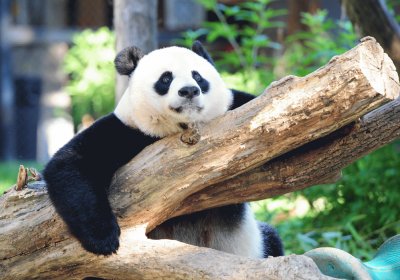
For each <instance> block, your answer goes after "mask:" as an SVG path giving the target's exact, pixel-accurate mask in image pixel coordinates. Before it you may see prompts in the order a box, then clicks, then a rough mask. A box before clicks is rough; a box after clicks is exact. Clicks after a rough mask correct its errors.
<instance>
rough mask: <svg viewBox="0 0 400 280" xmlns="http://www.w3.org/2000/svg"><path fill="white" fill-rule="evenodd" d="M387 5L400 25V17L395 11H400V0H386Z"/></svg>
mask: <svg viewBox="0 0 400 280" xmlns="http://www.w3.org/2000/svg"><path fill="white" fill-rule="evenodd" d="M386 5H387V7H388V9H389V12H390V13H391V14H392V15H393V17H394V18H395V19H396V21H397V22H398V23H400V15H399V14H396V12H395V10H397V11H398V10H399V8H400V1H399V0H386Z"/></svg>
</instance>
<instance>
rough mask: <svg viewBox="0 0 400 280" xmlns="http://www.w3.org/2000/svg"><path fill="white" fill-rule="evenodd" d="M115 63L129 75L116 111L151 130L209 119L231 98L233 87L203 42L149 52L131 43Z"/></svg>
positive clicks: (162, 131)
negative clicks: (218, 68) (222, 75)
mask: <svg viewBox="0 0 400 280" xmlns="http://www.w3.org/2000/svg"><path fill="white" fill-rule="evenodd" d="M115 66H116V69H117V71H118V73H120V74H121V75H129V76H130V80H129V85H128V88H127V89H126V91H125V93H124V95H123V97H122V98H121V100H120V102H119V104H118V106H117V108H116V109H115V114H116V116H117V117H118V118H119V119H120V120H121V121H123V122H124V123H125V124H126V125H129V126H131V127H137V128H139V129H140V130H142V131H143V132H144V133H146V134H148V135H152V136H158V137H164V136H166V135H170V134H173V133H176V132H178V131H181V130H182V129H184V128H185V127H186V126H187V124H189V123H193V122H207V121H209V120H211V119H213V118H215V117H217V116H220V115H222V114H224V113H225V112H226V111H227V110H228V107H229V106H230V105H231V103H232V93H231V91H230V90H229V89H228V88H227V87H226V85H225V84H224V82H223V81H222V79H221V77H220V75H219V73H218V72H217V70H216V69H215V67H214V65H213V62H212V60H211V58H210V56H209V55H208V53H207V52H206V51H205V50H204V48H203V47H202V45H201V44H200V43H199V42H195V43H194V44H193V47H192V50H189V49H186V48H181V47H168V48H163V49H158V50H155V51H152V52H150V53H149V54H147V55H143V54H142V52H141V51H140V50H139V49H138V48H136V47H128V48H126V49H124V50H122V51H121V52H120V53H119V54H118V55H117V57H116V59H115Z"/></svg>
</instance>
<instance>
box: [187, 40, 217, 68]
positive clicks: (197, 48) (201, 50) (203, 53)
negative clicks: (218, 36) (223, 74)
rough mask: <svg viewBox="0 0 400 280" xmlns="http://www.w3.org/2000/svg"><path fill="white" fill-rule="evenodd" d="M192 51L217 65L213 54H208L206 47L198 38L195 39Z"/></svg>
mask: <svg viewBox="0 0 400 280" xmlns="http://www.w3.org/2000/svg"><path fill="white" fill-rule="evenodd" d="M192 51H194V52H195V53H197V54H198V55H200V56H201V57H202V58H204V59H205V60H207V61H208V62H210V63H211V65H213V66H215V65H214V61H213V60H212V58H211V56H210V55H209V54H208V52H207V51H206V49H205V48H204V47H203V45H202V44H201V43H200V41H197V40H196V41H194V43H193V45H192Z"/></svg>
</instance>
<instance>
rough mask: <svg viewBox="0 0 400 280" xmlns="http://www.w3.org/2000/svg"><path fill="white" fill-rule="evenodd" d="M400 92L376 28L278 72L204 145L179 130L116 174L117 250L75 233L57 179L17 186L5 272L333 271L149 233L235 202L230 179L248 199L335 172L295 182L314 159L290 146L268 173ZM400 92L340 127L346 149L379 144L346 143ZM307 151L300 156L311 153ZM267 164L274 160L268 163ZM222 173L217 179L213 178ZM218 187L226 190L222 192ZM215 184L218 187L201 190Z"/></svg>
mask: <svg viewBox="0 0 400 280" xmlns="http://www.w3.org/2000/svg"><path fill="white" fill-rule="evenodd" d="M398 93H399V83H398V77H397V74H396V72H395V69H394V66H393V64H392V62H391V61H390V59H388V57H387V56H386V55H385V54H384V53H383V51H382V49H381V48H380V46H379V45H378V44H376V42H375V41H374V40H372V39H366V40H364V41H363V42H362V43H361V44H360V45H359V46H357V47H356V48H354V49H352V50H351V51H349V52H347V53H346V54H344V55H341V56H339V57H336V58H335V59H332V60H331V62H330V63H329V64H328V65H326V66H325V67H323V68H321V69H319V70H317V71H316V72H314V73H312V74H310V75H308V76H307V77H304V78H287V79H284V80H282V81H280V82H277V83H275V84H274V85H272V86H271V87H269V88H268V89H267V90H266V92H265V93H264V94H263V95H262V96H260V97H259V98H257V99H255V100H254V101H252V102H250V103H248V104H246V105H244V106H243V107H241V108H239V109H238V110H235V111H232V112H229V113H228V114H226V115H224V116H223V117H221V118H219V119H217V120H215V121H213V122H212V123H210V124H207V125H206V126H204V127H202V128H201V129H200V131H201V137H202V139H201V140H200V141H199V142H198V143H197V144H195V145H193V146H187V145H185V144H183V143H182V142H180V140H179V136H172V137H169V138H167V139H164V140H162V141H159V142H157V143H156V144H154V145H152V146H150V147H148V148H146V149H145V150H144V151H143V152H142V153H141V154H140V155H138V156H137V157H136V158H135V159H133V160H132V161H131V162H130V163H129V164H128V165H126V166H125V167H123V168H122V169H121V170H120V171H118V172H117V174H116V176H115V180H114V183H113V186H112V190H111V194H110V199H111V202H112V205H113V207H114V209H115V210H116V212H117V214H118V217H119V222H120V224H121V225H122V235H121V248H120V249H119V251H118V254H117V255H113V256H111V257H107V258H106V257H97V256H94V255H92V254H90V253H87V252H85V251H84V250H83V249H82V248H81V247H80V245H79V243H78V242H77V241H76V240H75V239H73V238H71V236H70V235H69V233H68V232H67V230H66V227H65V226H64V224H63V222H62V221H61V220H60V218H59V217H58V216H57V214H56V213H55V211H54V208H53V207H52V206H51V204H50V202H49V199H48V196H47V194H46V191H45V190H41V191H33V190H30V189H23V190H22V191H20V192H17V191H15V190H13V191H10V192H9V193H7V194H5V195H4V196H2V197H1V198H0V209H1V212H0V260H1V262H0V275H1V276H2V279H40V278H51V279H65V278H69V279H81V278H82V277H84V276H89V275H92V276H102V277H106V278H117V279H140V278H142V279H157V278H159V277H164V278H174V279H187V278H193V279H215V278H219V279H244V278H246V279H259V278H262V277H264V278H266V279H326V278H325V277H324V276H322V275H320V274H319V272H318V271H317V270H316V267H315V265H314V264H313V263H312V262H310V260H309V259H308V258H307V257H305V256H289V257H280V258H271V259H266V260H250V259H246V258H243V257H238V256H232V255H228V254H225V253H222V252H217V251H214V250H211V249H206V248H197V247H194V246H190V245H186V244H182V243H179V242H176V241H166V240H161V241H154V240H148V239H146V238H145V235H144V233H145V232H146V231H149V230H151V229H152V228H154V227H155V226H156V225H157V224H159V223H161V222H163V221H164V220H166V219H168V218H169V217H171V216H174V215H176V213H180V214H183V213H190V212H193V211H196V210H201V209H204V208H209V207H212V206H220V205H224V204H226V203H230V202H233V200H232V199H233V198H232V197H230V196H227V195H226V193H227V192H226V188H227V187H226V186H227V185H228V184H229V190H228V192H235V191H236V189H241V190H242V191H238V192H237V193H236V196H237V197H235V198H234V199H235V200H234V201H235V202H242V201H247V200H253V199H261V198H264V197H265V196H266V193H267V192H268V190H269V193H270V194H275V193H274V191H276V193H282V192H286V191H292V190H293V189H295V186H300V188H303V187H305V186H309V185H311V184H315V182H319V181H318V180H322V181H324V180H327V179H331V178H332V174H333V175H335V174H337V172H338V170H339V169H340V168H341V166H340V165H337V164H335V165H334V166H335V167H336V169H335V171H334V172H333V173H329V172H327V176H326V178H323V177H324V176H322V175H321V173H317V174H316V175H317V176H304V178H302V181H301V180H300V181H297V182H302V183H301V184H298V185H296V184H292V185H291V184H290V182H291V177H293V178H296V176H293V175H294V174H297V173H298V174H301V173H300V172H302V170H301V169H299V170H298V172H297V170H296V168H299V165H300V166H301V167H302V164H299V162H301V160H300V161H299V162H297V164H294V165H290V161H286V162H285V160H286V159H287V158H290V157H286V156H281V158H280V160H283V161H282V165H280V167H279V169H276V170H277V172H283V170H285V168H286V169H287V173H277V174H273V173H272V174H271V173H268V172H274V171H275V169H273V168H272V167H268V166H274V164H278V162H280V160H277V159H276V160H273V161H270V160H271V159H273V158H276V157H277V156H280V155H282V154H284V153H286V152H288V151H290V150H293V149H295V148H298V147H300V146H303V145H304V144H306V143H309V142H310V141H313V140H316V139H318V138H321V137H323V136H325V135H327V134H329V133H331V132H333V131H335V130H337V129H338V128H340V127H343V126H345V125H348V124H349V123H351V122H354V121H356V120H358V119H359V118H360V117H361V116H362V115H364V114H365V113H366V112H369V111H371V110H372V109H374V108H376V107H377V106H379V105H381V104H383V103H385V102H387V101H389V100H391V99H394V98H396V97H397V96H398ZM393 104H394V105H393ZM396 104H397V103H392V104H389V105H387V106H389V107H387V106H385V108H389V109H387V111H385V112H384V113H381V114H383V115H382V116H381V114H380V113H379V114H378V113H376V112H374V113H372V116H374V117H372V118H371V119H368V118H366V119H364V122H362V123H360V125H358V126H355V127H354V128H353V129H352V130H351V131H350V133H349V134H344V135H342V136H340V135H341V134H340V133H339V136H338V139H337V140H334V141H337V142H336V143H337V144H336V145H338V146H340V149H339V148H338V150H340V151H341V153H339V155H337V154H336V152H335V154H334V155H335V157H336V158H335V160H337V162H338V161H340V158H341V157H342V158H343V160H345V161H346V162H348V161H351V160H352V159H353V158H354V157H358V156H360V155H361V154H363V153H364V152H365V151H369V150H370V149H371V145H364V144H365V143H359V147H358V149H357V151H358V152H354V153H350V152H349V151H351V150H350V149H353V148H354V144H353V146H349V147H347V146H345V145H342V144H340V143H341V141H342V139H346V137H351V138H352V137H353V136H356V137H361V136H360V135H363V134H365V133H367V132H366V131H367V130H368V128H366V127H367V126H363V125H364V123H365V124H368V122H366V121H365V120H370V123H371V124H375V123H376V124H380V123H379V121H380V122H382V121H384V120H385V118H386V119H388V120H392V119H391V118H393V121H395V120H398V119H399V118H398V114H399V110H398V105H396ZM377 112H379V111H377ZM378 116H380V117H378ZM390 116H392V117H390ZM393 116H394V117H393ZM396 118H397V119H396ZM363 127H364V128H363ZM368 127H369V126H368ZM377 127H378V128H379V125H377ZM384 127H385V128H387V130H385V131H387V133H386V134H387V135H391V136H388V137H386V138H385V139H383V140H382V139H381V140H378V139H379V138H378V136H379V135H375V134H368V133H367V134H368V135H370V136H371V137H372V138H373V139H374V140H373V141H372V142H374V141H375V139H376V142H377V143H375V145H372V146H373V147H372V148H376V147H377V146H379V145H383V144H385V142H384V141H389V139H391V138H390V137H392V138H393V137H396V135H398V129H399V124H398V122H397V125H394V126H393V127H392V126H389V125H386V124H385V126H384ZM370 128H374V127H373V126H371V127H370ZM365 129H366V130H365ZM351 135H353V136H351ZM375 137H376V138H375ZM359 139H360V141H361V140H362V139H363V138H359ZM343 141H344V140H343ZM379 141H383V142H379ZM344 143H347V142H344ZM355 143H357V142H355ZM331 145H333V144H327V145H326V146H325V147H324V146H323V145H321V146H319V147H318V149H319V150H318V149H317V150H314V149H309V150H308V152H309V153H310V154H313V153H317V154H319V156H316V157H315V158H318V159H319V158H322V157H321V156H320V154H321V153H323V152H324V150H325V151H328V149H330V147H331V148H332V146H331ZM300 151H301V150H300ZM331 151H334V150H331ZM336 151H337V150H336ZM346 151H347V152H348V153H349V154H350V155H351V156H348V154H347V153H346ZM167 152H168V153H167ZM296 153H297V152H295V153H294V154H293V156H294V157H296V158H297V157H299V158H301V157H302V155H301V153H300V154H296ZM310 154H309V155H310ZM328 154H329V153H328ZM306 156H307V153H306ZM294 157H293V158H294ZM304 160H307V158H304ZM267 161H270V162H269V163H266V162H267ZM326 161H328V162H330V161H329V158H325V161H324V160H315V161H314V162H312V164H311V166H310V168H314V169H316V170H317V169H322V170H323V169H324V168H325V164H326ZM337 162H336V163H337ZM261 165H263V166H264V167H261V168H257V167H258V166H261ZM183 167H184V168H183ZM268 168H271V169H270V170H269V169H268ZM325 171H327V169H325ZM245 172H248V173H247V174H246V173H245ZM260 172H261V173H260ZM238 174H242V175H238ZM280 175H282V176H281V177H280V178H281V181H279V180H276V182H277V185H276V186H274V184H275V181H274V178H279V176H280ZM286 175H287V176H289V177H286V178H285V176H286ZM254 176H255V177H257V176H258V177H262V176H264V177H263V178H262V179H260V180H258V181H257V179H255V180H253V183H251V184H250V185H249V186H247V187H243V186H242V185H241V181H240V180H244V183H247V182H251V180H252V179H251V178H254ZM319 176H321V177H319ZM299 177H300V176H298V177H297V178H299ZM333 177H334V176H333ZM244 178H246V179H244ZM271 179H272V180H271ZM235 180H236V183H234V184H230V183H231V182H235ZM237 180H239V181H237ZM246 180H247V181H246ZM294 180H296V179H294ZM297 180H299V179H297ZM279 182H281V183H279ZM161 184H162V187H160V185H161ZM224 184H225V186H224ZM262 184H264V185H262ZM210 185H214V186H215V187H213V188H211V187H210V188H207V187H208V186H210ZM261 185H262V186H261ZM286 186H289V188H287V187H286ZM214 188H215V190H218V189H219V190H222V191H217V192H216V193H213V194H212V195H210V193H209V192H210V190H211V191H213V190H214ZM224 190H225V192H224ZM196 196H197V197H198V198H196V199H195V200H193V197H196ZM204 196H208V197H207V199H203V200H202V201H200V200H201V199H199V197H200V198H204ZM225 198H226V201H227V202H225ZM193 202H194V203H198V205H193Z"/></svg>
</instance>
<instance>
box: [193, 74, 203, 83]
mask: <svg viewBox="0 0 400 280" xmlns="http://www.w3.org/2000/svg"><path fill="white" fill-rule="evenodd" d="M192 77H193V79H194V80H195V81H196V82H201V80H203V77H202V76H201V75H200V74H199V73H198V72H196V71H193V72H192Z"/></svg>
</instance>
